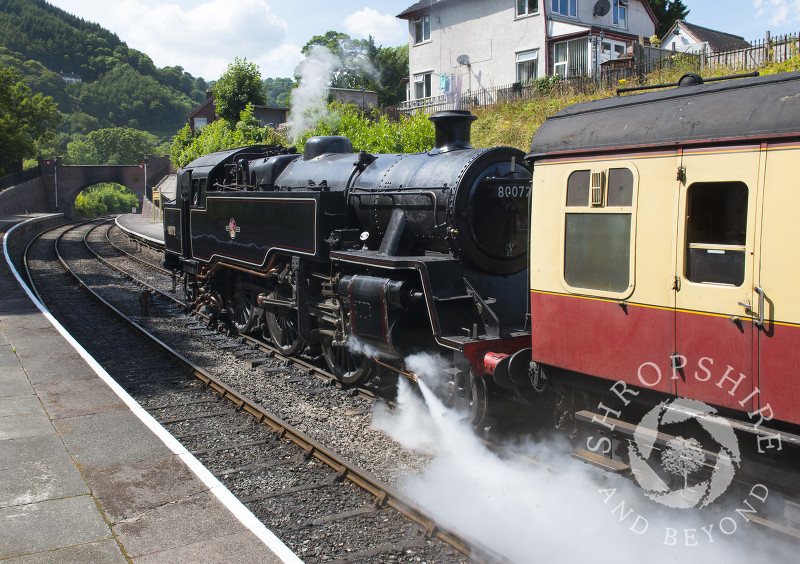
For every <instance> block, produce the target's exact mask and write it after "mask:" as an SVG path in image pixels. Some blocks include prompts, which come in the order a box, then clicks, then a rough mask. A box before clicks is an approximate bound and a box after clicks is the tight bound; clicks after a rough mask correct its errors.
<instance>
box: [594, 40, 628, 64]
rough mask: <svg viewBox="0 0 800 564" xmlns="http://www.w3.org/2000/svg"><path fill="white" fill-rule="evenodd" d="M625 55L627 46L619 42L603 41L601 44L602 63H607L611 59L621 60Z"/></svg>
mask: <svg viewBox="0 0 800 564" xmlns="http://www.w3.org/2000/svg"><path fill="white" fill-rule="evenodd" d="M624 54H625V44H624V43H619V42H617V41H602V42H601V43H600V62H601V63H605V62H606V61H609V60H611V59H619V58H620V57H621V56H622V55H624Z"/></svg>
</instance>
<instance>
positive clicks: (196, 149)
mask: <svg viewBox="0 0 800 564" xmlns="http://www.w3.org/2000/svg"><path fill="white" fill-rule="evenodd" d="M260 144H261V145H283V146H289V139H288V137H286V135H285V134H283V133H281V132H278V131H276V130H274V129H272V128H271V127H270V126H268V125H267V126H262V125H261V123H260V122H259V121H258V120H257V119H256V118H254V117H253V106H252V104H248V105H247V107H245V109H244V110H243V111H242V113H241V116H240V119H239V121H238V122H237V123H236V125H235V126H233V127H232V126H231V125H230V124H229V123H228V122H227V121H226V120H224V119H218V120H216V121H214V122H213V123H210V124H208V125H207V126H205V127H204V128H203V129H201V130H200V131H198V132H195V133H194V134H192V131H191V129H189V126H188V125H187V126H185V127H184V128H183V129H181V130H180V131H179V132H178V133H177V135H175V138H174V139H173V142H172V146H171V147H170V151H169V154H170V159H171V160H172V165H173V166H175V167H182V166H186V165H187V164H188V163H190V162H192V161H193V160H194V159H196V158H198V157H201V156H203V155H207V154H209V153H213V152H215V151H223V150H225V149H234V148H236V147H244V146H246V145H260Z"/></svg>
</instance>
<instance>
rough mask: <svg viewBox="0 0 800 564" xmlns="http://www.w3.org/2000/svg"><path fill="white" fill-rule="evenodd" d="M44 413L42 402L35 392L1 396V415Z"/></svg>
mask: <svg viewBox="0 0 800 564" xmlns="http://www.w3.org/2000/svg"><path fill="white" fill-rule="evenodd" d="M30 413H44V408H43V407H42V402H41V401H40V400H39V398H38V397H36V396H35V395H33V394H30V395H22V396H6V397H0V417H9V416H11V415H27V414H30Z"/></svg>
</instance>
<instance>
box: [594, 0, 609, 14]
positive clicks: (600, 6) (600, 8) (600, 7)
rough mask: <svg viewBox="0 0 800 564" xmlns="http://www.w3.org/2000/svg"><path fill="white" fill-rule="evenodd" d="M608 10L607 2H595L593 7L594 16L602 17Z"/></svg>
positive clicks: (599, 0) (604, 0)
mask: <svg viewBox="0 0 800 564" xmlns="http://www.w3.org/2000/svg"><path fill="white" fill-rule="evenodd" d="M610 9H611V4H610V3H609V2H608V0H597V3H595V5H594V15H595V16H600V17H603V16H605V15H606V14H607V13H608V11H609V10H610Z"/></svg>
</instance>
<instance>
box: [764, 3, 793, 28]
mask: <svg viewBox="0 0 800 564" xmlns="http://www.w3.org/2000/svg"><path fill="white" fill-rule="evenodd" d="M753 7H755V9H756V17H757V18H761V17H762V16H766V18H767V21H768V22H769V23H770V24H771V25H773V26H784V25H786V24H787V23H792V22H797V21H800V0H753Z"/></svg>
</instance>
